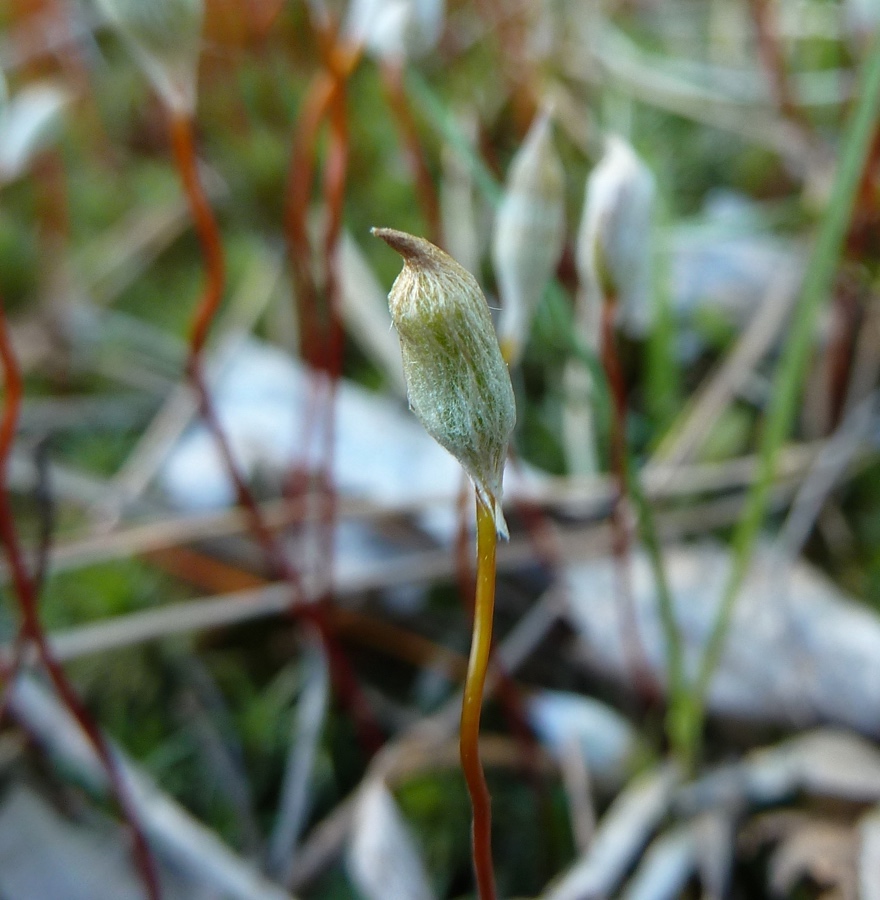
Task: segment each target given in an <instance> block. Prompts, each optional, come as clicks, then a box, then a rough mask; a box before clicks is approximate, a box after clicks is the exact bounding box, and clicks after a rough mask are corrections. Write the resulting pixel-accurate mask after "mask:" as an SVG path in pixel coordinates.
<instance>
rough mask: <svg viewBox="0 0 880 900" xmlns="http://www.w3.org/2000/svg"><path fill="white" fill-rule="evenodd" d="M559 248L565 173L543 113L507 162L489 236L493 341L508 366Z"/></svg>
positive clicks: (562, 240)
mask: <svg viewBox="0 0 880 900" xmlns="http://www.w3.org/2000/svg"><path fill="white" fill-rule="evenodd" d="M564 244H565V174H564V172H563V168H562V163H561V161H560V159H559V156H558V154H557V153H556V148H555V147H554V145H553V126H552V121H551V116H550V111H549V110H547V109H545V110H543V111H542V112H541V113H540V114H539V115H538V117H537V118H536V119H535V121H534V122H533V124H532V126H531V128H530V129H529V132H528V134H527V135H526V139H525V141H524V142H523V144H522V146H521V147H520V149H519V151H518V152H517V154H516V155H515V156H514V158H513V161H512V162H511V165H510V169H509V170H508V175H507V182H506V184H505V188H504V194H503V196H502V198H501V203H500V204H499V207H498V213H497V215H496V217H495V229H494V232H493V235H492V264H493V267H494V269H495V278H496V279H497V281H498V290H499V293H500V294H501V316H500V318H499V321H498V336H499V339H500V341H501V346H502V347H503V348H504V350H505V355H506V358H507V360H508V362H510V363H511V364H513V363H515V362H517V361H518V360H519V357H520V355H521V353H522V350H523V348H524V346H525V343H526V340H527V338H528V333H529V329H530V328H531V324H532V319H533V318H534V314H535V310H536V309H537V307H538V303H539V302H540V300H541V297H542V296H543V294H544V290H545V288H546V287H547V283H548V281H549V280H550V278H551V277H552V275H553V273H554V271H555V270H556V266H557V265H558V264H559V258H560V257H561V256H562V249H563V246H564Z"/></svg>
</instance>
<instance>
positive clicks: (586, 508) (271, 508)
mask: <svg viewBox="0 0 880 900" xmlns="http://www.w3.org/2000/svg"><path fill="white" fill-rule="evenodd" d="M823 446H824V442H823V441H817V442H815V443H808V444H794V445H792V446H790V447H787V448H785V449H784V450H783V451H782V452H781V454H780V461H779V462H780V464H779V477H780V478H781V479H785V480H797V479H799V478H800V477H801V476H802V475H803V474H804V473H806V472H807V471H808V470H809V467H810V465H811V463H812V460H813V459H814V458H815V457H816V455H817V454H818V453H819V452H821V448H822V447H823ZM755 467H756V457H754V456H744V457H739V458H735V459H731V460H725V461H723V462H718V463H701V464H695V465H681V466H664V465H662V464H658V465H657V466H656V468H654V469H652V470H651V472H649V473H647V475H646V477H645V484H644V491H645V495H646V497H648V498H649V499H650V500H655V501H657V500H664V499H676V498H678V497H687V496H691V495H694V494H701V493H703V494H712V493H718V492H724V491H730V490H736V489H738V488H742V487H744V486H747V485H748V484H749V483H750V481H751V478H752V476H753V474H754V472H755ZM51 478H52V483H53V486H54V487H55V489H56V491H57V492H58V494H59V495H60V496H63V497H65V498H66V499H68V500H71V501H72V502H74V503H80V504H81V503H87V504H88V503H92V502H97V500H98V499H99V498H101V497H103V496H105V493H104V490H103V487H102V483H101V482H98V481H96V480H94V479H91V478H87V477H84V476H82V477H81V476H79V474H78V473H71V472H69V471H68V470H66V469H64V468H62V467H59V466H57V465H56V466H53V467H52V469H51ZM34 483H35V482H34V477H33V463H32V461H31V460H29V459H25V458H23V457H21V456H13V459H12V469H11V475H10V485H11V486H13V487H15V488H16V489H17V490H20V491H27V490H31V489H32V487H33V485H34ZM614 490H615V488H614V484H613V480H612V479H611V478H610V477H609V476H599V477H596V478H577V479H568V478H553V479H546V480H544V481H542V482H541V483H540V484H535V485H530V486H524V487H523V488H522V489H521V490H517V488H516V485H514V486H513V487H512V489H511V490H510V492H509V496H510V501H511V503H512V504H513V505H514V506H515V505H516V503H517V502H525V503H528V504H533V505H539V506H542V507H544V508H548V507H549V508H555V509H557V510H559V511H562V512H565V513H567V514H568V515H579V516H592V515H598V514H601V513H602V511H603V510H604V509H605V508H606V507H607V506H608V504H609V503H610V502H611V499H612V497H613V495H614ZM452 499H453V498H451V496H450V495H449V494H445V493H444V494H437V495H426V496H421V497H415V498H413V499H411V500H405V501H402V502H399V503H393V504H379V503H376V502H373V501H369V500H360V499H357V498H344V499H342V500H341V502H340V506H339V515H340V518H342V519H353V520H360V521H370V522H374V523H379V522H381V521H382V520H385V519H393V518H397V517H400V516H405V515H412V514H415V513H419V512H423V511H425V510H427V509H431V508H433V507H436V506H438V505H442V504H445V503H449V502H450V501H451V500H452ZM305 506H306V501H305V500H303V499H302V498H300V499H294V500H274V501H269V502H267V503H264V504H263V505H261V507H260V510H261V514H262V517H263V520H264V522H265V523H266V526H267V527H268V528H270V529H272V530H277V529H282V528H284V527H286V526H288V525H291V524H293V523H300V522H304V521H306V522H307V521H309V517H314V515H315V513H314V512H308V511H307V510H306V509H305ZM249 527H250V526H249V518H248V514H247V512H245V511H244V510H240V509H230V510H223V511H220V512H210V513H196V514H189V515H183V516H176V517H170V518H165V519H161V520H157V521H150V522H146V523H142V524H138V525H129V526H126V527H123V528H118V529H116V530H114V531H110V532H108V533H106V534H104V533H103V532H100V531H99V532H94V531H92V532H91V533H89V534H86V535H84V536H81V537H74V538H69V539H68V540H67V541H65V542H57V543H56V544H55V546H54V547H53V548H52V554H51V557H50V571H52V572H65V571H74V570H76V569H78V568H83V567H86V566H90V565H96V564H99V563H103V562H110V561H112V560H116V559H125V558H128V557H131V556H138V555H142V554H145V553H151V552H154V551H157V550H165V549H168V548H171V547H177V546H180V545H183V544H187V543H194V542H197V541H203V540H210V539H212V538H222V537H230V536H233V535H238V534H242V533H244V532H246V531H247V530H248V529H249ZM6 577H7V573H6V568H5V564H4V563H3V562H2V561H0V583H2V582H3V581H4V580H5V578H6Z"/></svg>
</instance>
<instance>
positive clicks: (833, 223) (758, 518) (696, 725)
mask: <svg viewBox="0 0 880 900" xmlns="http://www.w3.org/2000/svg"><path fill="white" fill-rule="evenodd" d="M856 97H857V100H856V108H855V110H854V111H853V113H852V116H851V119H850V122H849V125H848V127H847V131H846V134H845V135H844V138H843V147H842V152H841V157H840V162H839V164H838V167H837V173H836V177H835V180H834V185H833V188H832V193H831V198H830V201H829V204H828V210H827V213H826V215H825V217H824V219H823V220H822V222H821V225H820V228H819V233H818V235H817V238H816V243H815V247H814V249H813V253H812V254H811V256H810V262H809V265H808V267H807V271H806V273H805V275H804V282H803V292H802V294H801V298H800V302H799V304H798V307H797V309H796V310H795V312H794V315H793V316H792V320H791V329H790V331H789V333H788V339H787V341H786V343H785V347H784V349H783V353H782V358H781V360H780V363H779V367H778V369H777V371H776V377H775V379H774V382H773V388H772V390H771V393H770V403H769V406H768V409H767V414H766V417H765V419H764V425H763V430H762V434H761V443H760V451H759V464H758V473H757V477H756V478H755V481H754V483H753V485H752V489H751V491H750V492H749V495H748V497H747V499H746V507H745V511H744V513H743V516H742V518H741V519H740V521H739V524H738V526H737V529H736V532H735V534H734V537H733V564H732V566H731V570H730V575H729V577H728V580H727V583H726V585H725V589H724V593H723V595H722V600H721V606H720V608H719V612H718V617H717V619H716V620H715V624H714V626H713V629H712V633H711V635H710V637H709V641H708V643H707V645H706V649H705V652H704V654H703V658H702V661H701V664H700V668H699V672H698V675H697V681H696V684H695V688H694V694H693V700H694V702H693V708H692V709H691V710H690V713H689V717H688V719H689V720H688V721H687V722H686V723H684V727H685V729H686V731H687V740H688V741H689V742H690V744H691V747H692V748H693V749H694V750H695V749H696V748H697V746H698V744H699V741H700V733H701V730H702V715H703V705H704V700H705V696H706V692H707V691H708V688H709V685H710V683H711V680H712V675H713V674H714V672H715V669H716V668H717V666H718V663H719V661H720V659H721V655H722V653H723V652H724V642H725V638H726V636H727V632H728V630H729V627H730V622H731V619H732V617H733V612H734V608H735V603H736V598H737V595H738V594H739V591H740V588H741V587H742V584H743V581H744V580H745V577H746V575H747V573H748V570H749V563H750V561H751V557H752V552H753V549H754V546H755V542H756V540H757V537H758V534H759V532H760V529H761V526H762V524H763V522H764V517H765V515H766V512H767V504H768V500H769V496H770V489H771V487H772V484H773V479H774V476H775V472H776V456H777V454H778V451H779V449H780V448H781V447H782V444H783V442H784V441H785V439H786V437H787V435H788V433H789V431H790V429H791V426H792V423H793V421H794V416H795V412H796V409H797V402H798V398H799V394H800V388H801V385H802V382H803V378H804V373H805V371H806V367H807V362H808V360H809V351H810V347H811V345H812V341H813V335H814V333H815V324H816V318H817V315H818V312H819V309H820V307H821V305H822V301H823V300H824V299H825V297H826V296H827V295H828V293H829V291H830V290H831V287H832V285H833V282H834V277H835V275H836V272H837V267H838V263H839V261H840V254H841V250H842V248H843V241H844V239H845V237H846V232H847V229H848V227H849V222H850V218H851V216H852V210H853V205H854V203H855V198H856V192H857V189H858V185H859V180H860V178H861V175H862V171H863V169H864V166H865V161H866V159H867V156H868V152H869V150H870V146H871V140H872V138H873V135H874V132H875V129H876V127H877V122H878V118H880V38H877V39H875V41H874V45H873V47H872V49H871V51H870V54H869V55H868V58H867V61H866V64H865V69H864V73H863V76H862V81H861V87H860V90H859V91H858V92H857V93H856Z"/></svg>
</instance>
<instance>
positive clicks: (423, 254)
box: [370, 228, 453, 266]
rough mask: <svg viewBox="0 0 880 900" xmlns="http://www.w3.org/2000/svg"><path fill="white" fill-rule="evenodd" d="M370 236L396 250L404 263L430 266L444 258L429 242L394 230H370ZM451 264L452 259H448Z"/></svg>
mask: <svg viewBox="0 0 880 900" xmlns="http://www.w3.org/2000/svg"><path fill="white" fill-rule="evenodd" d="M370 234H372V235H374V236H375V237H377V238H382V240H383V241H385V243H386V244H388V246H389V247H390V248H391V249H392V250H396V251H397V252H398V253H399V254H400V255H401V256H402V257H403V259H404V261H405V262H408V263H412V264H418V265H423V266H425V265H431V264H435V265H436V264H437V263H439V262H440V261H441V260H442V259H443V257H445V256H446V254H445V253H443V251H442V250H440V248H439V247H435V246H434V245H433V244H432V243H431V242H430V241H426V240H425V239H424V238H420V237H416V235H414V234H407V232H405V231H398V230H397V229H395V228H371V229H370ZM448 259H449V260H450V261H451V262H452V261H453V260H452V258H451V257H448Z"/></svg>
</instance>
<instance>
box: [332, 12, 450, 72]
mask: <svg viewBox="0 0 880 900" xmlns="http://www.w3.org/2000/svg"><path fill="white" fill-rule="evenodd" d="M445 19H446V0H352V2H351V5H350V6H349V9H348V18H347V20H346V24H345V33H346V36H347V38H348V40H350V41H352V42H353V43H356V44H363V45H364V46H365V47H366V48H367V50H368V51H369V52H370V53H371V54H372V55H373V56H375V57H376V58H377V59H380V60H382V61H383V62H392V63H403V62H404V61H405V60H407V59H417V58H418V57H420V56H424V55H425V54H426V53H430V52H431V50H433V49H434V47H436V46H437V42H438V41H439V40H440V36H441V35H442V34H443V25H444V22H445Z"/></svg>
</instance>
